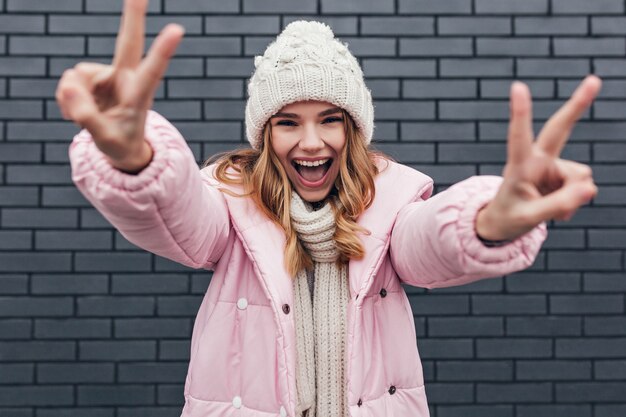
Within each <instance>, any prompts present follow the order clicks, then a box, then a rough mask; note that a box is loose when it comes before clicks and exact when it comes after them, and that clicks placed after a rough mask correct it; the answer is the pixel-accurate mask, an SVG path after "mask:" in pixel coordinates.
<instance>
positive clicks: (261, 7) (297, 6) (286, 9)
mask: <svg viewBox="0 0 626 417" xmlns="http://www.w3.org/2000/svg"><path fill="white" fill-rule="evenodd" d="M316 11H317V4H316V2H310V1H306V0H295V1H292V0H279V1H276V0H260V1H259V0H244V1H243V12H244V13H315V12H316Z"/></svg>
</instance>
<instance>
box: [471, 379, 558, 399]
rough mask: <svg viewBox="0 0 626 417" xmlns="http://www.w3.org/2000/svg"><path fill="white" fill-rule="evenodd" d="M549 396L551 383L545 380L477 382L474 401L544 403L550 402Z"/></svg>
mask: <svg viewBox="0 0 626 417" xmlns="http://www.w3.org/2000/svg"><path fill="white" fill-rule="evenodd" d="M551 398H552V384H550V383H547V382H546V383H530V382H529V383H524V382H515V383H508V384H501V383H499V384H489V383H479V384H477V386H476V401H477V402H479V403H494V402H513V403H529V402H530V403H545V402H550V400H551Z"/></svg>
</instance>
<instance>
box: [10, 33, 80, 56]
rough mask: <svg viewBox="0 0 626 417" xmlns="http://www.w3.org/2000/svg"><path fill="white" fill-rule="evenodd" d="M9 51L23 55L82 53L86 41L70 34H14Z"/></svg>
mask: <svg viewBox="0 0 626 417" xmlns="http://www.w3.org/2000/svg"><path fill="white" fill-rule="evenodd" d="M9 51H10V52H11V53H12V54H21V55H82V54H83V53H84V51H85V41H84V39H82V38H77V37H70V36H13V37H11V38H9Z"/></svg>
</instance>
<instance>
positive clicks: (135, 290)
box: [111, 274, 189, 294]
mask: <svg viewBox="0 0 626 417" xmlns="http://www.w3.org/2000/svg"><path fill="white" fill-rule="evenodd" d="M188 291H189V280H188V278H187V276H186V275H183V274H149V275H143V274H132V275H131V274H113V276H112V278H111V293H112V294H151V293H152V294H165V293H187V292H188Z"/></svg>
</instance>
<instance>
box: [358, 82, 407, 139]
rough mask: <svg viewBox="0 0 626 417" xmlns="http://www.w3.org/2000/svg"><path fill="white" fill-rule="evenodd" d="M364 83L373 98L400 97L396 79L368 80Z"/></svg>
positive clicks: (398, 83) (398, 84)
mask: <svg viewBox="0 0 626 417" xmlns="http://www.w3.org/2000/svg"><path fill="white" fill-rule="evenodd" d="M366 83H367V87H368V88H369V89H370V90H371V92H372V97H373V99H374V100H377V99H379V98H396V99H397V98H400V82H399V81H398V80H368V81H366ZM376 127H378V126H376Z"/></svg>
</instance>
